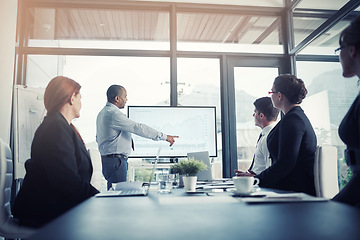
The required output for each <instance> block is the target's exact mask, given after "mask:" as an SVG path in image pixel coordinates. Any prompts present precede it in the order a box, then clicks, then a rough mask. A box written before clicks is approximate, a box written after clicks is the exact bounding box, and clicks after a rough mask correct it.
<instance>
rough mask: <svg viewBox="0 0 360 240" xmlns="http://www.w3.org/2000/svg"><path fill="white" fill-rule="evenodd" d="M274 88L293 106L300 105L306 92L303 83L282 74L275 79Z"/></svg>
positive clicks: (292, 76)
mask: <svg viewBox="0 0 360 240" xmlns="http://www.w3.org/2000/svg"><path fill="white" fill-rule="evenodd" d="M274 87H275V90H276V91H278V92H281V93H282V94H283V95H285V96H286V98H287V99H288V100H289V102H290V103H293V104H299V103H301V102H302V100H303V99H304V98H305V97H306V94H307V92H308V91H307V89H306V88H305V84H304V81H303V80H301V79H300V78H297V77H296V76H294V75H291V74H282V75H279V76H278V77H276V78H275V81H274Z"/></svg>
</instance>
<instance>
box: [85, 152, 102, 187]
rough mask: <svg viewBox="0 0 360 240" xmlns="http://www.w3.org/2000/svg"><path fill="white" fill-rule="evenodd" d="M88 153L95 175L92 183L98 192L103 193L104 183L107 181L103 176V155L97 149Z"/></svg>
mask: <svg viewBox="0 0 360 240" xmlns="http://www.w3.org/2000/svg"><path fill="white" fill-rule="evenodd" d="M88 152H89V155H90V158H91V163H92V165H93V174H92V177H91V181H90V183H91V185H93V186H94V187H95V188H96V189H97V190H99V191H101V186H102V183H103V181H105V180H103V175H102V165H101V155H100V152H99V151H98V150H97V149H88Z"/></svg>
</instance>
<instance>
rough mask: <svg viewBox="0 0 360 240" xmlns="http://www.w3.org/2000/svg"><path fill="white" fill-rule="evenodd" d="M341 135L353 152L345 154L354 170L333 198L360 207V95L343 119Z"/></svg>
mask: <svg viewBox="0 0 360 240" xmlns="http://www.w3.org/2000/svg"><path fill="white" fill-rule="evenodd" d="M339 136H340V138H341V140H342V141H343V142H344V143H345V144H346V147H347V151H349V153H351V154H349V155H346V154H345V159H346V163H347V164H348V165H349V166H350V167H351V169H352V171H353V176H352V178H351V179H350V181H349V182H348V183H347V184H346V185H345V187H344V188H343V189H342V190H341V191H340V192H339V193H338V194H337V195H336V196H335V197H334V198H333V200H335V201H338V202H343V203H346V204H350V205H353V206H357V207H359V208H360V191H359V189H360V95H358V96H357V97H356V99H355V100H354V102H353V104H352V105H351V107H350V109H349V111H348V112H347V113H346V115H345V117H344V119H343V120H342V121H341V124H340V126H339Z"/></svg>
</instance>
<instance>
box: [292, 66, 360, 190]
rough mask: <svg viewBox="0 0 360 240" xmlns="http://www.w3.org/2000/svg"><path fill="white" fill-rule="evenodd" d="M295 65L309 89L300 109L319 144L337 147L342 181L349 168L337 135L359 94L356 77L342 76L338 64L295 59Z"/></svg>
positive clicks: (343, 147) (341, 185)
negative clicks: (308, 120)
mask: <svg viewBox="0 0 360 240" xmlns="http://www.w3.org/2000/svg"><path fill="white" fill-rule="evenodd" d="M296 64H297V71H298V77H299V78H301V79H303V80H304V82H305V86H306V88H307V90H308V95H307V96H306V98H305V99H304V101H303V103H302V104H301V105H302V108H303V109H304V111H305V113H306V115H307V116H308V118H309V119H310V122H311V124H312V126H313V128H314V130H315V133H316V136H317V141H318V145H324V144H330V145H334V146H336V147H337V149H338V159H339V164H338V165H339V182H340V183H342V182H343V180H344V179H346V177H347V169H348V168H347V166H346V164H345V163H344V149H345V145H344V143H343V142H342V141H341V139H340V138H339V134H338V128H339V125H340V123H341V120H342V119H343V117H344V116H345V114H346V112H347V111H348V109H349V108H350V106H351V104H352V102H353V101H354V99H355V97H356V96H357V94H358V93H359V88H358V85H357V78H350V79H345V78H343V77H342V69H341V65H340V63H325V62H299V61H298V62H297V63H296ZM340 187H343V184H340Z"/></svg>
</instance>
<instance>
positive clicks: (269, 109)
mask: <svg viewBox="0 0 360 240" xmlns="http://www.w3.org/2000/svg"><path fill="white" fill-rule="evenodd" d="M254 106H255V108H256V110H257V111H258V112H259V113H262V114H264V115H265V117H266V119H267V120H268V121H276V119H277V117H278V115H279V109H277V108H275V107H274V105H273V103H272V101H271V98H269V97H262V98H258V99H256V100H255V102H254Z"/></svg>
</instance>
